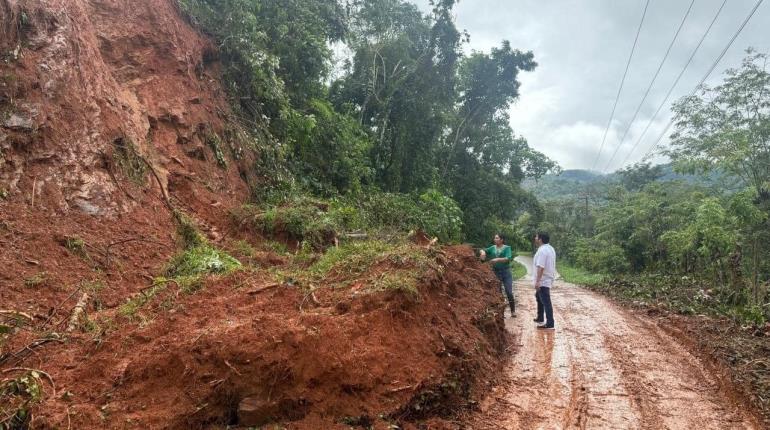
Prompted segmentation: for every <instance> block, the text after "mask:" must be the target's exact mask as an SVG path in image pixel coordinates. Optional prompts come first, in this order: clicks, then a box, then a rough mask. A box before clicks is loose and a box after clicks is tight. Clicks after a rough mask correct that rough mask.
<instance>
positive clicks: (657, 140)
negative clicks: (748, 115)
mask: <svg viewBox="0 0 770 430" xmlns="http://www.w3.org/2000/svg"><path fill="white" fill-rule="evenodd" d="M764 1H765V0H758V1H757V4H755V5H754V8H753V9H751V12H750V13H749V16H747V17H746V19H745V20H743V23H742V24H741V26H740V27H739V28H738V30H737V31H736V32H735V34H733V37H732V38H730V42H729V43H728V44H727V46H725V48H724V49H723V50H722V53H721V54H719V57H717V59H716V61H714V63H713V64H712V65H711V67H710V68H709V70H708V72H706V74H705V75H704V76H703V79H701V80H700V82H699V83H698V85H696V86H695V88H693V89H692V91H690V94H688V95H687V97H692V96H693V95H694V94H695V92H696V91H698V88H701V85H703V83H704V82H706V79H708V78H709V76H711V73H712V72H714V69H716V68H717V65H719V62H720V61H721V60H722V57H724V56H725V54H726V53H727V51H728V50H729V49H730V47H731V46H732V45H733V42H735V39H737V38H738V36H739V35H740V34H741V32H742V31H743V29H744V27H746V24H748V23H749V21H750V20H751V18H752V17H753V16H754V14H755V13H756V12H757V9H759V7H760V6H761V5H762V2H764ZM672 125H674V118H671V120H670V121H669V122H668V125H667V126H666V128H665V129H663V133H661V134H660V136H658V138H657V139H656V140H655V143H654V144H653V145H652V147H651V148H650V149H649V150H648V151H647V153H646V154H644V157H642V159H645V158H647V157H649V156H650V154H652V152H653V151H654V150H655V148H657V147H658V143H660V141H661V139H663V136H665V135H666V133H667V132H668V129H669V128H671V126H672Z"/></svg>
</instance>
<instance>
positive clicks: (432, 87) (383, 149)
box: [332, 0, 461, 192]
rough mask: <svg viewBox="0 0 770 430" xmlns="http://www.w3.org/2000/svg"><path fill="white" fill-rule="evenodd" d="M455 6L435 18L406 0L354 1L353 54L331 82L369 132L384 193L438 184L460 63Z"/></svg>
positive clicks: (447, 5) (446, 4)
mask: <svg viewBox="0 0 770 430" xmlns="http://www.w3.org/2000/svg"><path fill="white" fill-rule="evenodd" d="M453 3H454V2H453V1H442V2H439V3H436V4H435V5H434V10H433V13H432V14H431V16H430V17H425V16H423V15H422V13H421V12H420V11H419V10H418V9H417V7H416V6H414V5H412V4H409V3H405V2H402V1H400V0H386V1H374V0H359V1H354V2H353V3H352V4H351V10H352V11H353V18H352V29H353V31H352V34H351V36H350V38H349V41H350V46H351V48H352V49H353V51H354V57H353V60H352V63H350V64H349V67H348V73H347V75H346V76H345V77H344V78H342V79H340V80H339V81H337V82H335V83H334V84H333V86H332V98H333V100H334V101H335V103H336V104H337V106H338V107H339V108H341V109H344V108H345V107H346V106H347V107H348V109H349V110H350V111H353V112H356V114H357V116H358V118H359V122H360V123H361V124H362V125H363V126H364V127H365V128H366V129H367V130H369V131H370V133H371V135H372V138H373V140H374V147H373V151H372V159H373V165H374V168H375V174H376V178H377V182H378V183H379V184H380V185H381V186H382V187H383V188H384V189H385V190H388V191H400V192H409V191H412V190H415V189H420V188H425V187H427V186H430V185H431V184H432V182H433V178H434V176H435V174H434V166H435V161H434V160H435V148H436V144H437V142H438V139H439V137H440V136H441V133H442V131H443V130H444V128H445V126H446V116H447V113H448V112H449V111H450V110H451V108H452V103H453V102H454V79H455V75H456V63H457V59H458V58H459V46H460V39H461V35H460V33H459V32H458V31H457V29H456V28H455V26H454V22H453V21H452V18H451V14H450V11H451V8H452V6H453Z"/></svg>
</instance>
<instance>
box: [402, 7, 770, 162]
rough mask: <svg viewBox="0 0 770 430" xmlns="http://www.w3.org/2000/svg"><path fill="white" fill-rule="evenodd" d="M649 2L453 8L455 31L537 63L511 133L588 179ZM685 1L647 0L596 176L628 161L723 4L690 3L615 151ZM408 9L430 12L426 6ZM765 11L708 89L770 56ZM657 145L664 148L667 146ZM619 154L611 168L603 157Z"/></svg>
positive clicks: (692, 69)
mask: <svg viewBox="0 0 770 430" xmlns="http://www.w3.org/2000/svg"><path fill="white" fill-rule="evenodd" d="M645 1H646V0H460V3H459V5H458V6H457V7H456V9H455V12H456V21H457V26H458V28H460V29H465V30H468V32H469V33H470V35H471V41H470V45H469V46H468V47H466V49H467V50H470V49H474V50H482V51H489V49H490V48H491V47H493V46H496V45H499V43H500V41H501V40H503V39H507V40H510V41H511V44H512V45H513V46H514V47H515V48H518V49H521V50H522V51H528V50H531V51H533V52H534V54H535V59H536V61H537V62H538V63H539V66H538V68H537V69H536V70H535V71H534V72H528V73H524V74H523V75H521V82H522V88H521V98H520V100H519V101H518V102H517V103H516V105H515V106H513V108H512V110H511V124H512V126H513V128H514V130H515V131H516V133H517V134H521V135H523V136H524V137H526V138H527V139H528V141H529V143H530V145H531V146H532V147H533V148H535V149H537V150H539V151H541V152H543V153H545V154H546V155H547V156H549V157H551V158H553V159H555V160H556V161H558V162H559V164H560V165H561V166H562V167H563V168H567V169H574V168H581V169H590V168H591V167H592V166H593V165H594V163H595V161H596V160H597V154H598V153H599V147H600V146H601V142H602V135H603V134H604V130H605V128H606V125H607V121H608V120H609V117H610V112H611V110H612V105H613V103H614V101H615V96H616V94H617V91H618V87H619V86H620V80H621V78H622V75H623V70H624V69H625V66H626V61H627V59H628V55H629V53H630V51H631V47H632V45H633V41H634V36H635V35H636V30H637V28H638V26H639V21H640V19H641V16H642V11H643V10H644V5H645ZM690 1H691V0H651V1H650V6H649V9H648V11H647V16H646V18H645V22H644V26H643V27H642V30H641V35H640V36H639V42H638V46H637V48H636V52H635V54H634V58H633V60H632V62H631V67H630V69H629V73H628V77H627V78H626V83H625V85H624V88H623V92H622V94H621V96H620V101H619V103H618V107H617V111H616V113H615V117H614V120H613V121H612V124H611V127H610V131H609V134H608V135H607V140H606V143H605V146H604V149H603V151H602V153H601V156H600V157H599V158H598V162H597V163H596V168H595V170H600V171H603V170H609V171H612V170H615V169H617V168H618V167H620V163H621V162H622V161H623V160H624V159H625V158H626V157H627V156H628V154H629V153H630V151H631V149H632V147H633V145H634V144H635V143H636V141H637V139H638V138H639V136H640V134H641V132H642V131H643V130H644V128H645V127H646V125H647V124H648V122H649V121H650V119H651V118H652V115H653V114H654V112H655V110H656V109H657V107H658V106H659V105H660V103H661V102H662V101H663V99H664V97H665V95H666V93H667V92H668V89H669V88H670V86H671V85H672V84H673V82H674V80H675V79H676V76H677V75H678V74H679V72H680V71H681V70H682V68H683V67H684V65H685V63H686V62H687V59H688V58H689V56H690V54H691V52H692V50H693V49H694V48H695V46H696V45H697V43H698V41H699V40H700V38H701V36H702V35H703V33H704V32H705V30H706V28H707V27H708V24H709V23H710V22H711V20H712V19H713V17H714V15H715V14H716V12H717V10H718V9H719V6H720V5H721V4H722V0H695V5H694V6H693V9H692V11H691V12H690V15H689V17H688V18H687V21H686V22H685V25H684V27H683V29H682V32H681V33H680V35H679V37H678V39H677V41H676V44H675V45H674V47H673V48H672V51H671V54H670V55H669V57H668V59H667V61H666V63H665V64H664V66H663V69H662V70H661V72H660V76H659V77H658V79H657V80H656V82H655V85H654V86H653V88H652V90H651V92H650V94H649V96H648V97H647V100H646V101H645V103H644V105H643V107H642V109H641V111H640V113H639V115H638V117H637V119H636V120H635V121H634V123H633V124H632V126H631V129H630V131H629V133H628V136H627V137H626V139H625V140H624V142H623V144H622V145H621V146H620V147H618V143H619V141H620V137H621V136H622V134H623V132H624V131H625V129H626V127H628V123H629V121H630V120H631V118H632V117H633V114H634V111H635V110H636V108H637V106H638V105H639V103H640V102H641V100H642V97H643V95H644V91H645V90H646V89H647V87H648V85H649V84H650V81H651V80H652V77H653V75H654V73H655V70H656V69H657V68H658V65H659V64H660V61H661V60H662V59H663V55H664V54H665V51H666V48H667V47H668V45H669V44H670V43H671V40H672V39H673V37H674V34H675V32H676V29H677V27H678V26H679V24H680V22H681V20H682V18H683V17H684V15H685V12H686V11H687V9H688V7H689V5H690ZM415 3H416V4H417V5H418V6H420V7H421V8H422V9H423V10H425V11H428V10H429V7H428V1H427V0H416V1H415ZM755 3H756V0H728V1H727V5H726V6H725V7H724V9H723V10H722V13H721V14H720V16H719V18H718V20H717V21H716V23H715V24H714V27H713V28H712V29H711V31H710V32H709V35H708V37H707V38H706V40H705V41H704V43H703V45H702V46H701V47H700V49H699V50H698V53H697V55H696V56H695V58H694V59H693V62H692V63H691V64H690V66H689V67H688V69H687V72H686V73H685V74H684V75H683V77H682V79H681V80H680V82H679V84H678V85H677V87H676V89H675V91H674V93H673V95H672V97H671V99H670V100H669V102H668V103H667V104H666V106H665V107H664V109H663V110H662V111H661V114H660V115H659V117H658V118H657V119H656V120H655V121H654V122H653V125H652V127H651V128H650V130H649V131H648V132H647V134H646V135H645V138H644V139H643V140H642V141H641V143H640V144H639V146H638V147H637V148H636V149H635V151H634V152H633V153H631V155H630V156H628V162H627V164H630V163H633V162H635V161H638V160H639V159H640V158H641V157H642V156H643V155H644V153H645V152H647V150H648V149H649V148H650V147H651V146H652V144H653V143H654V141H655V140H656V139H657V137H658V136H659V135H660V133H661V132H662V130H663V129H664V128H665V126H666V125H667V124H668V121H669V119H670V115H671V114H670V112H671V111H670V104H671V101H674V100H676V99H677V98H679V97H681V96H683V95H685V94H687V93H689V92H690V91H692V89H693V87H694V86H695V85H696V84H697V83H698V82H699V81H700V80H701V78H702V77H703V75H704V74H705V73H706V72H707V70H708V68H709V67H710V66H711V64H712V63H713V62H714V60H716V58H717V57H718V56H719V54H720V52H721V51H722V49H723V48H724V46H726V44H727V43H728V42H729V40H730V38H731V37H732V35H733V34H734V33H735V31H736V30H737V29H738V27H739V26H740V24H741V23H742V22H743V20H744V19H745V17H746V16H747V15H748V13H749V12H750V11H751V9H752V8H753V7H754V4H755ZM768 25H770V2H765V3H764V4H762V6H760V8H759V10H758V11H757V12H756V14H755V15H754V17H753V18H752V20H751V21H750V22H749V24H748V25H747V26H746V28H745V29H744V30H743V32H742V33H741V36H739V37H738V39H736V41H735V43H734V44H733V46H732V48H731V49H730V50H729V51H728V53H727V54H726V55H725V57H724V58H723V59H722V61H721V62H720V64H719V66H718V67H717V69H716V70H715V71H714V73H713V74H712V76H711V79H709V80H708V81H707V82H710V83H712V84H713V83H716V82H718V81H720V80H721V78H722V76H723V72H724V70H725V69H727V68H729V67H735V66H738V65H740V61H741V59H742V58H743V57H744V54H745V53H744V50H745V49H746V48H747V47H749V46H752V47H755V48H757V50H759V51H761V52H768V51H770V34H769V33H768ZM664 141H667V139H666V140H664ZM616 148H619V149H618V151H617V155H616V156H615V159H614V161H613V162H612V163H610V164H609V166H608V163H609V161H610V157H611V156H612V153H613V152H615V149H616ZM607 166H608V167H607Z"/></svg>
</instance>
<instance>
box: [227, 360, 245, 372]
mask: <svg viewBox="0 0 770 430" xmlns="http://www.w3.org/2000/svg"><path fill="white" fill-rule="evenodd" d="M225 364H226V365H227V367H229V368H230V369H231V370H232V371H233V372H235V374H236V375H238V376H243V373H241V372H239V371H238V369H236V368H235V367H233V365H232V364H230V363H228V362H227V360H225Z"/></svg>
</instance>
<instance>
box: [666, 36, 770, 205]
mask: <svg viewBox="0 0 770 430" xmlns="http://www.w3.org/2000/svg"><path fill="white" fill-rule="evenodd" d="M766 63H767V55H766V54H760V53H755V52H754V51H752V50H749V51H748V56H747V57H746V58H745V59H744V61H743V64H742V66H741V67H740V68H739V69H729V70H728V71H727V77H726V78H725V81H724V82H723V83H722V84H721V85H718V86H716V87H713V88H709V87H706V86H704V87H702V88H701V90H700V92H699V94H695V95H692V96H690V97H685V98H684V99H682V100H680V101H679V102H678V103H676V104H675V105H674V114H675V121H676V132H675V133H674V134H673V135H672V139H671V149H670V150H669V151H667V154H668V155H670V156H671V157H672V159H673V160H674V161H675V162H676V163H677V164H678V165H679V166H680V167H681V168H682V169H684V170H689V171H708V170H712V169H722V170H724V171H726V172H728V173H730V174H732V175H734V176H736V177H738V178H741V179H742V180H743V181H744V182H745V184H746V185H748V186H751V187H754V189H755V190H756V191H757V193H758V194H760V195H762V194H764V193H766V192H767V190H768V188H770V72H768V71H767V70H766V67H765V66H766Z"/></svg>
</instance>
